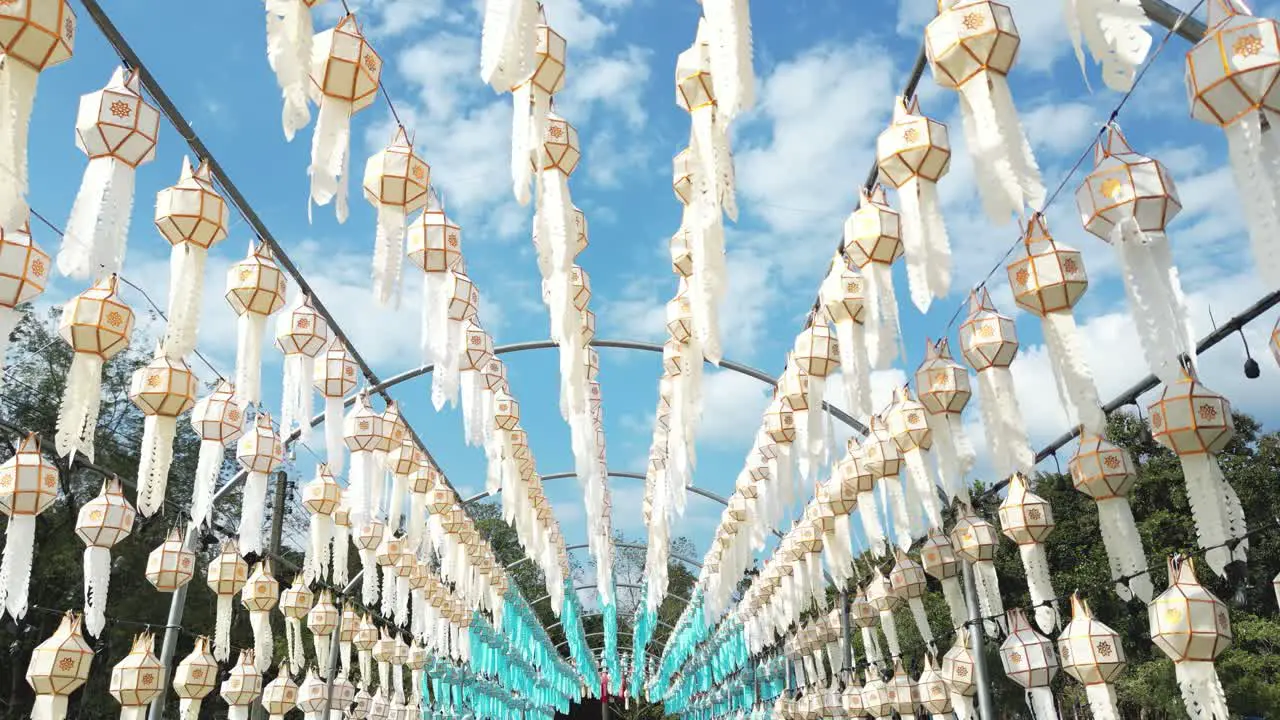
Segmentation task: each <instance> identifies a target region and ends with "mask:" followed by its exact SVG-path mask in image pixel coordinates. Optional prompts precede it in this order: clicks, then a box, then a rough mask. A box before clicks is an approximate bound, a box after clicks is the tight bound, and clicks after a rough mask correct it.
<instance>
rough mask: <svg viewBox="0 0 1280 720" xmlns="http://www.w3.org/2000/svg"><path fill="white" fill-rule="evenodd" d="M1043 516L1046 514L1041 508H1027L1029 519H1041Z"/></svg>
mask: <svg viewBox="0 0 1280 720" xmlns="http://www.w3.org/2000/svg"><path fill="white" fill-rule="evenodd" d="M1042 517H1044V514H1043V513H1041V512H1040V508H1028V509H1027V519H1028V520H1039V519H1041V518H1042Z"/></svg>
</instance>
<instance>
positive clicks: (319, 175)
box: [307, 95, 352, 223]
mask: <svg viewBox="0 0 1280 720" xmlns="http://www.w3.org/2000/svg"><path fill="white" fill-rule="evenodd" d="M351 113H352V105H351V103H349V102H346V101H344V100H339V99H338V98H334V97H330V96H328V95H326V96H324V97H322V98H321V100H320V112H319V113H317V114H316V129H315V134H314V135H313V136H312V138H311V167H310V168H308V170H307V172H308V174H310V176H311V202H313V203H315V204H316V205H321V206H323V205H328V204H329V202H330V201H334V212H335V214H336V216H337V218H338V222H340V223H343V222H346V221H347V170H348V166H349V165H350V163H351ZM307 217H308V219H310V217H311V205H310V204H309V203H308V205H307Z"/></svg>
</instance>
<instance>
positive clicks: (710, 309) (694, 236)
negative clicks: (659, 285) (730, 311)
mask: <svg viewBox="0 0 1280 720" xmlns="http://www.w3.org/2000/svg"><path fill="white" fill-rule="evenodd" d="M695 202H696V204H697V205H698V206H699V207H701V208H702V209H703V214H705V217H703V218H700V219H699V220H698V221H695V224H696V225H697V227H696V228H695V231H694V232H692V233H690V242H689V252H690V256H691V257H692V260H693V277H692V278H691V280H692V282H691V283H690V285H689V307H690V310H691V311H692V314H693V329H694V334H695V335H696V336H697V338H698V342H699V343H700V344H701V345H702V351H703V353H702V354H703V356H705V357H706V359H707V360H708V361H710V362H712V363H714V364H716V365H719V364H720V358H721V349H720V302H721V300H722V299H723V297H724V291H725V289H726V287H727V285H728V270H727V269H726V267H725V254H724V220H723V218H722V217H721V213H720V208H719V207H716V206H711V205H709V204H705V203H704V202H701V201H695Z"/></svg>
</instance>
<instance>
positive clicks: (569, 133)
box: [542, 113, 582, 176]
mask: <svg viewBox="0 0 1280 720" xmlns="http://www.w3.org/2000/svg"><path fill="white" fill-rule="evenodd" d="M581 159H582V150H581V149H580V147H579V145H578V129H577V128H575V127H574V126H573V125H572V124H571V123H570V122H569V121H568V120H565V119H564V118H562V117H560V116H559V115H556V114H555V113H547V126H546V130H545V134H544V135H543V137H542V169H543V170H559V171H560V172H561V173H563V174H564V175H566V176H568V175H572V174H573V171H574V170H576V169H577V168H578V162H579V161H580V160H581Z"/></svg>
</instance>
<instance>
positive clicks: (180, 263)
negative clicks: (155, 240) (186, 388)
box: [162, 0, 296, 360]
mask: <svg viewBox="0 0 1280 720" xmlns="http://www.w3.org/2000/svg"><path fill="white" fill-rule="evenodd" d="M295 1H296V0H295ZM208 257H209V252H208V251H207V250H205V249H204V248H202V247H200V246H198V245H193V244H191V243H188V242H184V243H178V244H177V245H174V246H173V250H171V251H170V253H169V317H168V319H167V322H166V323H165V330H164V342H163V344H162V347H163V348H164V353H165V356H166V357H168V358H169V359H170V360H181V359H182V358H184V357H186V356H187V355H190V354H191V353H192V351H194V350H195V349H196V335H197V333H198V331H199V328H200V306H201V304H202V302H203V300H204V267H205V260H207V259H208Z"/></svg>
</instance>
